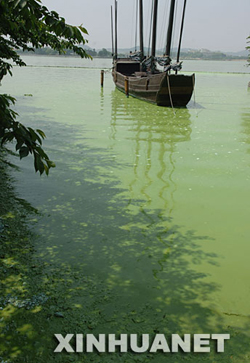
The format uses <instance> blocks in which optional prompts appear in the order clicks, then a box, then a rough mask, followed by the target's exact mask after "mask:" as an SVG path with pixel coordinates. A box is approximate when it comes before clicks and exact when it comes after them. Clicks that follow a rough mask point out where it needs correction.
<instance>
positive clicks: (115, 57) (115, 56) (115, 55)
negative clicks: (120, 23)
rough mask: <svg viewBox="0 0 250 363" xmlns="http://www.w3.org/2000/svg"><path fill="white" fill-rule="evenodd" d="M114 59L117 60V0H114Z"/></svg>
mask: <svg viewBox="0 0 250 363" xmlns="http://www.w3.org/2000/svg"><path fill="white" fill-rule="evenodd" d="M114 59H117V0H115V54H114Z"/></svg>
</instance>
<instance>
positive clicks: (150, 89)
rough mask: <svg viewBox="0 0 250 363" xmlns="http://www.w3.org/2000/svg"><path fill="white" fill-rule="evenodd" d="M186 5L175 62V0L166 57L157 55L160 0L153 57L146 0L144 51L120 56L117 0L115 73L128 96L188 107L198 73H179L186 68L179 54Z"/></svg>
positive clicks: (153, 43) (172, 1)
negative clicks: (148, 53)
mask: <svg viewBox="0 0 250 363" xmlns="http://www.w3.org/2000/svg"><path fill="white" fill-rule="evenodd" d="M185 8H186V0H184V7H183V14H182V22H181V31H180V39H179V47H178V52H177V61H176V63H175V64H172V61H171V58H170V49H171V40H172V30H173V22H174V10H175V0H171V5H170V12H169V24H168V32H167V44H166V53H165V55H164V56H162V57H156V56H155V48H156V27H157V12H158V0H154V14H153V32H152V50H151V56H149V57H145V56H144V48H143V2H142V0H140V1H139V14H140V51H139V52H137V53H135V54H131V55H130V56H129V57H128V58H118V51H117V1H115V47H113V44H112V48H113V50H114V51H113V69H112V75H113V80H114V83H115V85H116V87H117V88H118V89H119V90H120V91H122V92H124V93H126V95H127V96H128V95H131V96H133V97H136V98H139V99H141V100H144V101H148V102H152V103H155V104H157V105H158V106H167V107H169V106H172V107H185V106H186V105H187V104H188V102H189V101H190V99H191V97H192V94H193V89H194V84H195V75H194V74H192V75H184V74H180V73H178V72H179V71H180V70H181V68H182V62H180V61H179V56H180V48H181V39H182V33H183V25H184V16H185ZM111 14H112V10H111ZM112 31H113V20H112ZM112 39H113V35H112ZM158 65H160V66H161V67H162V68H163V69H162V70H159V69H158V68H157V67H158Z"/></svg>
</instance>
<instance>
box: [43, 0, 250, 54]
mask: <svg viewBox="0 0 250 363" xmlns="http://www.w3.org/2000/svg"><path fill="white" fill-rule="evenodd" d="M183 2H184V0H177V7H176V9H177V10H176V14H177V16H176V24H175V31H174V35H173V46H177V43H178V37H179V26H180V15H181V12H182V7H183ZM42 3H43V5H45V6H46V7H47V8H48V9H50V10H55V11H56V12H58V13H59V14H60V16H62V17H64V18H65V19H66V22H67V23H69V24H71V25H81V24H83V26H84V27H85V28H86V29H87V30H88V33H89V36H88V37H87V39H88V45H89V46H90V47H91V48H94V49H102V48H111V20H110V18H111V5H112V6H113V5H114V1H113V0H91V1H90V0H70V1H62V0H42ZM135 4H136V0H118V48H119V49H122V48H131V49H133V47H134V46H135V18H136V16H135V14H136V11H135V9H136V5H135ZM151 4H152V0H144V35H145V37H144V46H148V38H149V37H148V33H149V23H150V9H151ZM113 8H114V6H113ZM168 11H169V0H159V20H158V32H157V36H158V37H157V48H162V47H164V46H165V39H166V32H167V20H168ZM249 35H250V0H238V1H234V0H188V1H187V7H186V17H185V24H184V33H183V40H182V48H194V49H209V50H211V51H217V50H220V51H223V52H227V51H228V52H238V51H242V50H244V49H245V47H246V46H247V40H246V38H247V37H248V36H249ZM137 43H139V41H138V42H137Z"/></svg>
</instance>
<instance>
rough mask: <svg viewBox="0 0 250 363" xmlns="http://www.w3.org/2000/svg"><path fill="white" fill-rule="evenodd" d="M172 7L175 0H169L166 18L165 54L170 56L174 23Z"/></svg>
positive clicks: (173, 7)
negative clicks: (167, 17) (167, 16)
mask: <svg viewBox="0 0 250 363" xmlns="http://www.w3.org/2000/svg"><path fill="white" fill-rule="evenodd" d="M174 9H175V0H171V4H170V13H169V20H168V33H167V45H166V55H168V56H170V49H171V41H172V32H173V23H174Z"/></svg>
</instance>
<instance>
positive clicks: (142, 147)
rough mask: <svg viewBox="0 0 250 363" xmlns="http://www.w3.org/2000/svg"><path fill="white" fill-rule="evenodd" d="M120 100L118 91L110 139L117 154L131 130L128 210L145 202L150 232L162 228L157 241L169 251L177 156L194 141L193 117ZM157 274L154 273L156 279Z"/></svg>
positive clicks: (143, 207)
mask: <svg viewBox="0 0 250 363" xmlns="http://www.w3.org/2000/svg"><path fill="white" fill-rule="evenodd" d="M118 96H119V95H118V93H117V91H114V92H113V94H112V117H111V133H110V139H111V140H113V141H114V144H113V151H114V152H115V148H116V147H118V148H119V142H118V143H115V140H120V139H122V138H123V137H124V135H120V134H119V132H124V129H125V127H126V128H127V129H128V130H129V133H127V134H126V140H129V141H131V142H132V147H133V150H134V152H133V155H131V164H132V166H131V168H130V170H128V173H129V179H130V180H129V181H128V182H127V187H128V194H129V197H128V202H127V209H128V210H129V209H130V210H132V209H133V204H134V203H136V202H137V201H138V199H141V202H140V205H139V210H140V213H142V214H143V215H144V216H145V217H146V219H147V221H148V223H147V228H151V227H153V226H154V228H155V227H156V226H157V225H160V226H161V232H158V233H157V235H156V238H157V240H158V242H159V243H160V244H163V245H165V247H167V248H168V249H169V248H170V246H169V239H170V241H171V238H169V237H170V236H169V229H170V227H169V223H166V220H167V221H171V217H172V211H173V209H174V193H175V191H176V189H177V185H176V183H175V181H174V171H175V160H174V153H175V151H176V145H177V144H178V143H180V142H187V141H189V140H190V137H191V133H192V129H191V121H190V113H189V111H188V109H177V110H176V112H175V113H173V112H172V110H171V109H168V108H156V107H155V106H153V105H150V104H145V103H142V102H138V101H135V102H129V104H128V103H127V102H126V100H125V101H122V99H121V98H119V97H118ZM123 126H125V127H123ZM119 130H121V131H119ZM125 132H126V131H125ZM156 210H157V211H158V212H157V214H155V211H156ZM156 216H157V218H156V219H155V217H156ZM166 235H167V236H168V243H166ZM172 239H174V235H173V236H172ZM145 248H147V247H145ZM164 261H166V256H164V257H163V258H160V259H159V260H158V263H159V265H160V271H162V269H163V262H164ZM156 272H157V270H155V269H154V275H155V276H156Z"/></svg>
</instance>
